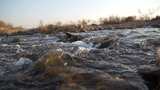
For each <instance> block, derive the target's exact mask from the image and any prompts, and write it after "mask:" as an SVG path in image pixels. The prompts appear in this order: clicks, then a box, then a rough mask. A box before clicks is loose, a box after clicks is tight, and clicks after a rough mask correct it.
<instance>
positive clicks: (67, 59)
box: [34, 50, 73, 74]
mask: <svg viewBox="0 0 160 90" xmlns="http://www.w3.org/2000/svg"><path fill="white" fill-rule="evenodd" d="M71 65H73V60H72V57H71V56H70V55H68V54H66V53H64V52H63V51H56V50H55V51H53V50H52V51H49V52H48V53H46V54H45V55H43V56H42V57H40V58H39V60H38V61H37V62H36V63H35V64H34V69H37V70H40V71H45V72H47V73H50V74H51V72H52V73H57V74H58V73H62V72H65V71H67V70H68V68H69V66H71Z"/></svg>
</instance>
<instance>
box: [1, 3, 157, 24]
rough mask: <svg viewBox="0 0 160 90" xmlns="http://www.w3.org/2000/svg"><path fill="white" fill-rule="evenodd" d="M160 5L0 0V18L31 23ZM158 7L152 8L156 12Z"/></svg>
mask: <svg viewBox="0 0 160 90" xmlns="http://www.w3.org/2000/svg"><path fill="white" fill-rule="evenodd" d="M158 7H160V0H0V20H4V21H6V22H8V23H12V24H13V25H22V26H25V27H31V26H35V25H38V23H39V21H40V20H42V21H44V23H54V22H56V21H64V22H67V21H76V20H79V19H92V20H96V19H98V18H100V17H107V16H110V15H119V16H127V15H138V13H137V11H138V9H141V10H143V12H144V13H145V12H147V11H148V10H149V9H157V8H158ZM158 13H160V11H156V14H158Z"/></svg>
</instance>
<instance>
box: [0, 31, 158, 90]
mask: <svg viewBox="0 0 160 90" xmlns="http://www.w3.org/2000/svg"><path fill="white" fill-rule="evenodd" d="M159 47H160V29H158V28H138V29H124V30H123V29H120V30H100V31H91V32H82V33H57V34H54V35H52V34H38V33H35V34H33V35H14V36H0V62H1V63H0V90H160V67H159V66H157V65H156V60H157V54H156V51H157V48H159Z"/></svg>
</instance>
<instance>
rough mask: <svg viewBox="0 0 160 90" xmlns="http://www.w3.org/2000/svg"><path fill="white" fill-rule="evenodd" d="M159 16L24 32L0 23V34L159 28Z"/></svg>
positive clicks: (85, 22) (48, 27)
mask: <svg viewBox="0 0 160 90" xmlns="http://www.w3.org/2000/svg"><path fill="white" fill-rule="evenodd" d="M159 23H160V16H156V17H154V18H152V19H151V18H150V17H148V16H143V17H136V16H128V17H118V16H110V17H109V18H101V19H100V20H99V24H94V23H91V24H89V21H87V20H81V21H79V22H78V24H75V23H74V24H66V25H62V24H61V22H58V23H56V24H48V25H43V23H42V21H41V22H40V25H39V27H37V28H34V29H30V30H27V31H24V29H23V28H22V27H13V26H12V25H9V24H6V23H5V22H3V21H0V34H1V35H3V34H34V33H45V34H51V33H57V32H86V31H93V30H103V29H125V28H144V27H148V26H151V27H158V28H159V27H160V24H159Z"/></svg>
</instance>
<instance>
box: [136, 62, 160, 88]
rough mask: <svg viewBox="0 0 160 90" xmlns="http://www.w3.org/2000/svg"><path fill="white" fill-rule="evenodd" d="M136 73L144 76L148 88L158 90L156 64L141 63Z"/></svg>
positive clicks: (157, 69) (159, 78)
mask: <svg viewBox="0 0 160 90" xmlns="http://www.w3.org/2000/svg"><path fill="white" fill-rule="evenodd" d="M138 73H139V74H140V75H141V76H142V77H143V78H144V80H145V83H146V85H147V86H148V87H149V90H160V68H159V67H156V66H151V65H150V66H149V65H143V66H141V67H140V68H139V70H138Z"/></svg>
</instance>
